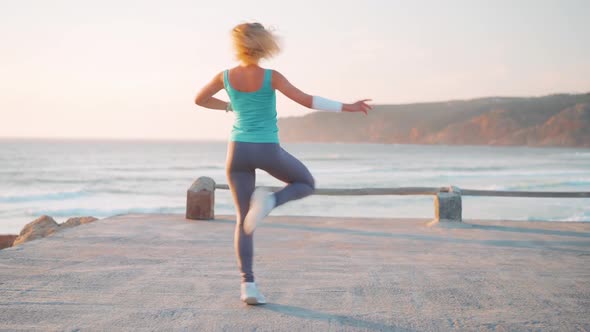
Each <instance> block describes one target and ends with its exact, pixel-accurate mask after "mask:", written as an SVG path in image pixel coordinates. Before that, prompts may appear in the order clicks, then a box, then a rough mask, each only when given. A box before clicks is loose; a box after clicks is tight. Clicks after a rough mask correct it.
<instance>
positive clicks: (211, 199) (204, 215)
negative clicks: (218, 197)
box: [186, 176, 215, 220]
mask: <svg viewBox="0 0 590 332" xmlns="http://www.w3.org/2000/svg"><path fill="white" fill-rule="evenodd" d="M186 219H193V220H208V219H215V181H213V179H211V178H208V177H205V176H202V177H200V178H198V179H197V180H196V181H195V182H193V184H192V185H191V187H190V188H189V189H188V190H187V192H186Z"/></svg>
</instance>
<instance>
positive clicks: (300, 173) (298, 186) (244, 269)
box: [226, 141, 315, 282]
mask: <svg viewBox="0 0 590 332" xmlns="http://www.w3.org/2000/svg"><path fill="white" fill-rule="evenodd" d="M257 168H259V169H261V170H264V171H266V172H267V173H268V174H270V175H271V176H273V177H275V178H277V179H279V180H281V181H283V182H286V183H287V185H286V186H285V187H284V188H282V189H281V190H279V191H277V192H276V193H275V194H274V195H275V197H276V206H279V205H281V204H285V203H286V202H289V201H292V200H295V199H300V198H303V197H305V196H309V195H311V194H312V193H313V191H314V190H315V182H314V179H313V177H312V176H311V173H309V170H308V169H307V167H305V165H303V164H302V163H301V162H300V161H299V160H297V158H295V157H293V156H292V155H290V154H289V153H288V152H287V151H285V150H283V148H281V146H280V145H279V144H276V143H246V142H233V141H230V142H229V144H228V149H227V161H226V174H227V179H228V182H229V188H230V189H231V193H232V196H233V199H234V204H235V206H236V217H237V218H236V230H235V235H234V245H235V249H236V255H237V257H238V265H239V268H240V272H241V274H242V281H244V282H254V273H253V272H252V261H253V258H254V243H253V234H250V235H247V234H246V233H244V226H243V224H244V218H245V217H246V213H248V209H249V207H250V196H251V195H252V192H253V191H254V187H255V182H256V173H255V170H256V169H257Z"/></svg>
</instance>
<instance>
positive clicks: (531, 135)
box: [279, 93, 590, 147]
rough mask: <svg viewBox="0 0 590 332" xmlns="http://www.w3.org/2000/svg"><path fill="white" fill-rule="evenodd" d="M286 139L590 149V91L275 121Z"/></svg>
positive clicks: (378, 107) (377, 108)
mask: <svg viewBox="0 0 590 332" xmlns="http://www.w3.org/2000/svg"><path fill="white" fill-rule="evenodd" d="M279 127H280V135H281V139H282V140H283V141H286V142H356V143H358V142H365V143H369V142H370V143H398V144H453V145H528V146H564V147H565V146H570V147H590V93H586V94H576V95H565V94H561V95H551V96H545V97H535V98H502V97H493V98H480V99H473V100H461V101H448V102H435V103H420V104H407V105H376V106H375V107H374V109H373V111H371V112H370V114H369V115H368V116H361V115H359V114H350V113H343V114H334V113H327V112H313V113H309V114H306V115H304V116H301V117H289V118H281V119H279Z"/></svg>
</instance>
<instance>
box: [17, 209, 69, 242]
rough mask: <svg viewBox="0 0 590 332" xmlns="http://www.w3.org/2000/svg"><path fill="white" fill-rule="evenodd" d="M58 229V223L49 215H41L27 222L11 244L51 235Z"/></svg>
mask: <svg viewBox="0 0 590 332" xmlns="http://www.w3.org/2000/svg"><path fill="white" fill-rule="evenodd" d="M58 229H59V225H58V224H57V223H56V222H55V220H53V218H51V217H50V216H46V215H43V216H41V217H39V218H37V219H35V220H33V221H31V222H30V223H28V224H27V225H26V226H25V227H23V229H22V230H21V232H20V235H19V236H18V237H17V238H16V239H15V240H14V243H13V246H16V245H19V244H21V243H25V242H27V241H31V240H35V239H40V238H42V237H45V236H48V235H51V234H53V233H55V232H56V231H57V230H58Z"/></svg>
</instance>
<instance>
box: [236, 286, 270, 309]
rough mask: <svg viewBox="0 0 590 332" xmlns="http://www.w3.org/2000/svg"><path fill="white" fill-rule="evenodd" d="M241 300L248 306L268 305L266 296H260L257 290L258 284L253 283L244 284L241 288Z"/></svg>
mask: <svg viewBox="0 0 590 332" xmlns="http://www.w3.org/2000/svg"><path fill="white" fill-rule="evenodd" d="M240 288H241V289H240V290H241V293H242V295H241V296H240V299H241V300H242V301H244V302H246V303H247V304H250V305H255V304H266V299H265V298H264V295H262V294H260V292H259V291H258V288H256V283H253V282H243V283H242V285H241V287H240Z"/></svg>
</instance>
